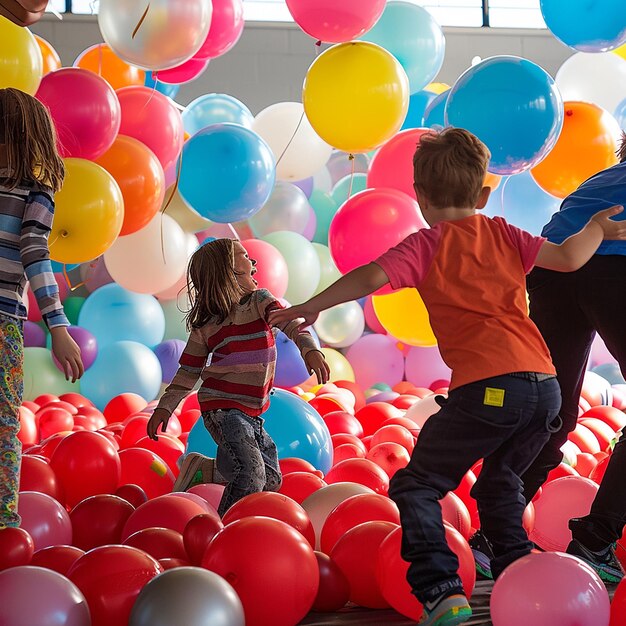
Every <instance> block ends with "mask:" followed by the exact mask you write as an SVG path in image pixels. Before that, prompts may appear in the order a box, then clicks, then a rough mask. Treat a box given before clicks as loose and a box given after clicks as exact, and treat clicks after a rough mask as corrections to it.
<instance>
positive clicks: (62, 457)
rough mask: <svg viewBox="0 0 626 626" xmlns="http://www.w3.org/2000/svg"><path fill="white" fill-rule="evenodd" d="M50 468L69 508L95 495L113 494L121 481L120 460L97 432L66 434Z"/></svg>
mask: <svg viewBox="0 0 626 626" xmlns="http://www.w3.org/2000/svg"><path fill="white" fill-rule="evenodd" d="M50 466H51V467H52V469H53V470H54V473H55V474H56V475H57V478H58V479H59V482H60V483H61V486H62V487H63V492H64V493H65V501H66V502H67V504H68V505H69V506H74V505H75V504H77V503H78V502H80V501H81V500H84V499H85V498H87V497H88V496H93V495H96V494H98V493H113V492H114V491H115V490H116V489H117V486H118V485H119V482H120V469H121V467H120V457H119V456H118V454H117V451H116V450H115V448H114V446H113V444H112V443H111V442H110V441H109V440H108V439H107V438H106V437H105V436H104V435H102V434H100V433H92V432H87V431H82V432H76V433H72V434H70V435H68V436H67V437H65V438H64V439H63V440H62V441H61V442H60V443H59V445H58V446H57V448H56V450H55V451H54V453H53V454H52V457H51V459H50Z"/></svg>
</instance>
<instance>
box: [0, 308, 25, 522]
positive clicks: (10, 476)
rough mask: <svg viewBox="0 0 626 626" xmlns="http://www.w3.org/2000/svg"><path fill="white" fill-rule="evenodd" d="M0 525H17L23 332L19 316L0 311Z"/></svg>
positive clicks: (18, 517) (22, 385)
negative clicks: (2, 313) (9, 315)
mask: <svg viewBox="0 0 626 626" xmlns="http://www.w3.org/2000/svg"><path fill="white" fill-rule="evenodd" d="M0 342H1V344H0V529H2V528H4V527H6V526H19V525H20V516H19V515H18V514H17V493H18V491H19V482H20V459H21V454H22V444H21V442H20V440H19V439H18V438H17V433H18V432H19V430H20V418H19V408H20V405H21V404H22V393H23V390H24V372H23V366H24V334H23V323H22V322H21V320H18V319H15V318H12V317H8V316H5V315H1V314H0Z"/></svg>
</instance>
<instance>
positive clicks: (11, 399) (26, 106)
mask: <svg viewBox="0 0 626 626" xmlns="http://www.w3.org/2000/svg"><path fill="white" fill-rule="evenodd" d="M64 174H65V170H64V166H63V161H62V160H61V157H60V156H59V155H58V153H57V150H56V141H55V133H54V130H53V127H52V122H51V120H50V117H49V115H48V112H47V111H46V109H45V108H44V106H43V105H42V104H41V103H40V102H39V101H38V100H36V99H35V98H33V97H32V96H29V95H27V94H25V93H23V92H21V91H19V90H17V89H12V88H7V89H0V530H2V529H3V528H7V527H17V526H19V525H20V517H19V515H18V512H17V494H18V488H19V472H20V462H21V450H22V446H21V443H20V441H19V439H18V437H17V434H18V432H19V430H20V418H19V408H20V405H21V404H22V392H23V387H24V384H23V379H24V372H23V363H24V350H23V348H24V327H23V320H24V319H26V308H25V306H24V304H23V302H22V295H23V292H24V286H25V284H26V280H27V279H28V281H29V283H30V287H31V289H32V291H33V294H34V295H35V298H36V299H37V304H38V305H39V309H40V310H41V314H42V317H43V319H44V321H45V323H46V324H47V325H48V328H49V329H50V335H51V337H52V351H53V352H54V354H55V356H56V357H57V359H58V360H59V362H60V363H61V364H62V365H63V367H64V371H65V376H66V378H67V379H68V380H69V379H70V378H71V379H72V382H74V381H75V380H76V379H77V378H80V377H81V376H82V374H83V364H82V361H81V357H80V349H79V347H78V346H77V345H76V343H75V342H74V340H73V339H72V338H71V337H70V335H69V333H68V332H67V326H69V322H68V321H67V318H66V317H65V314H64V312H63V306H62V305H61V301H60V299H59V288H58V286H57V283H56V281H55V278H54V274H53V273H52V267H51V265H50V252H49V250H48V235H49V234H50V230H51V227H52V217H53V215H54V200H53V195H54V192H55V191H58V190H59V189H60V187H61V184H62V183H63V177H64Z"/></svg>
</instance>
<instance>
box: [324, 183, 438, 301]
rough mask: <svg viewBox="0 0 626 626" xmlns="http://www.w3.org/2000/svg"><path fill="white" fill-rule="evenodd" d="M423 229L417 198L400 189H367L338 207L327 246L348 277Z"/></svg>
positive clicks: (424, 226) (423, 222) (425, 226)
mask: <svg viewBox="0 0 626 626" xmlns="http://www.w3.org/2000/svg"><path fill="white" fill-rule="evenodd" d="M421 228H428V225H427V224H426V222H425V221H424V218H423V217H422V214H421V212H420V209H419V206H418V204H417V201H416V200H415V199H414V198H411V197H409V196H407V194H405V193H403V192H401V191H398V190H397V189H384V188H380V189H365V190H364V191H361V192H359V193H357V194H355V195H354V196H352V197H351V198H348V200H346V202H344V204H342V205H341V206H340V207H339V210H338V211H337V213H336V214H335V216H334V217H333V220H332V222H331V224H330V228H329V230H328V246H329V248H330V252H331V255H332V257H333V259H334V261H335V264H336V265H337V269H338V270H339V271H340V272H341V273H342V274H347V273H348V272H349V271H350V270H353V269H354V268H356V267H358V266H359V265H364V264H367V263H370V262H372V261H374V260H375V259H376V258H378V257H379V256H380V255H381V254H383V252H386V251H387V250H389V248H391V247H393V246H395V245H396V244H398V243H400V242H401V241H402V240H403V239H404V238H405V237H407V236H408V235H410V234H411V233H414V232H415V231H417V230H420V229H421ZM381 291H382V290H381Z"/></svg>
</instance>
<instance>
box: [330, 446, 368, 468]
mask: <svg viewBox="0 0 626 626" xmlns="http://www.w3.org/2000/svg"><path fill="white" fill-rule="evenodd" d="M364 458H365V452H363V450H362V449H361V448H360V447H359V446H355V445H354V444H353V443H342V444H341V445H340V446H337V447H336V448H334V449H333V465H336V464H337V463H341V461H345V460H346V459H364Z"/></svg>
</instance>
